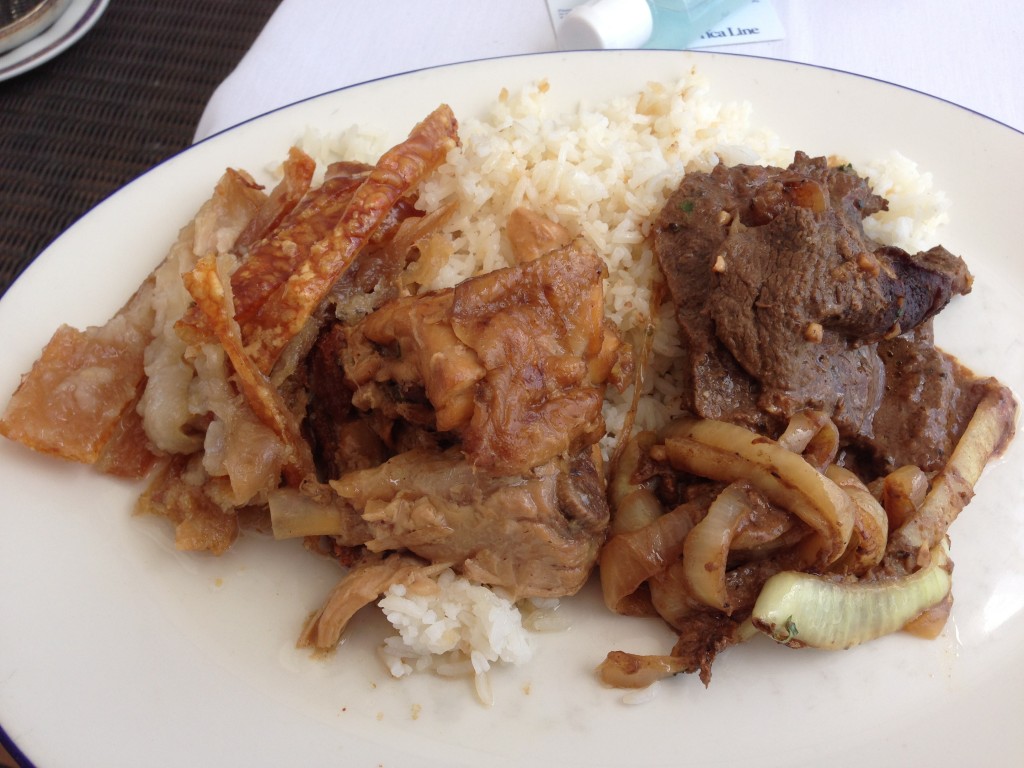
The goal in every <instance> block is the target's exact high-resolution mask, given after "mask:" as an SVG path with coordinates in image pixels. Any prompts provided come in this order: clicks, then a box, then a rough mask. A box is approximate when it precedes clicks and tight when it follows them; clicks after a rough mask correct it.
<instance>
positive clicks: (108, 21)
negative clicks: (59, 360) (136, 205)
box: [0, 0, 280, 295]
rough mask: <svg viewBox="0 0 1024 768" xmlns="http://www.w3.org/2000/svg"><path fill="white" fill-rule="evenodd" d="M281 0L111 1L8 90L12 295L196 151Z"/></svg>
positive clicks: (5, 248)
mask: <svg viewBox="0 0 1024 768" xmlns="http://www.w3.org/2000/svg"><path fill="white" fill-rule="evenodd" d="M279 2H280V0H161V2H152V0H111V2H110V5H109V6H108V8H107V10H106V12H105V13H104V15H103V16H102V17H101V18H100V19H99V21H98V22H97V23H96V26H95V27H93V29H92V30H91V31H90V32H89V33H88V34H87V35H86V36H85V37H83V38H82V39H81V40H80V41H79V42H78V43H76V44H75V45H74V46H72V47H71V48H69V49H68V50H67V51H65V52H64V53H63V54H61V55H60V56H58V57H56V58H55V59H53V60H51V61H49V62H47V63H46V64H43V65H42V66H40V67H39V68H37V69H34V70H31V71H29V72H27V73H25V74H22V75H20V76H18V77H15V78H13V79H11V80H8V81H6V82H2V83H0V295H2V294H3V293H4V292H5V291H6V290H7V288H8V286H9V285H10V284H11V282H13V280H14V279H15V278H16V277H17V276H18V275H19V274H20V273H21V271H22V270H23V269H24V268H25V267H26V266H27V265H28V264H29V263H30V262H31V261H32V259H33V258H35V257H36V256H37V255H38V254H39V252H40V251H42V250H43V249H44V248H45V247H46V246H47V245H48V244H49V243H50V242H51V241H52V240H53V239H54V238H55V237H56V236H57V235H59V234H60V233H61V232H62V231H63V230H64V229H66V228H67V227H68V226H70V225H71V224H73V223H74V222H75V221H76V220H77V219H78V218H79V217H80V216H82V215H83V214H84V213H86V212H87V211H88V210H89V209H90V208H92V207H93V206H94V205H95V204H96V203H98V202H99V201H101V200H102V199H103V198H105V197H106V196H108V195H109V194H110V193H111V192H113V191H115V190H116V189H118V188H119V187H121V186H122V185H124V184H125V183H126V182H128V181H131V180H132V179H133V178H135V177H136V176H138V175H139V174H140V173H142V172H143V171H146V170H147V169H149V168H151V167H152V166H154V165H156V164H158V163H159V162H160V161H162V160H164V159H165V158H167V157H169V156H170V155H173V154H175V153H176V152H178V151H180V150H182V149H184V148H185V147H187V146H188V145H189V143H190V142H191V139H192V135H193V133H194V131H195V126H196V122H197V121H198V119H199V116H200V115H201V113H202V110H203V107H204V106H205V105H206V102H207V100H208V99H209V97H210V95H211V94H212V93H213V90H214V89H215V88H216V86H217V85H218V84H219V83H220V82H221V81H222V80H223V79H224V78H225V77H226V76H227V75H228V74H229V73H230V72H231V70H232V69H234V67H235V65H236V64H237V63H238V61H239V60H240V59H241V57H242V55H243V54H244V53H245V52H246V50H248V48H249V46H250V45H251V44H252V41H253V40H254V39H255V38H256V36H257V35H258V34H259V32H260V30H261V29H262V28H263V25H264V24H265V23H266V21H267V19H268V18H269V17H270V15H271V13H273V11H274V9H275V8H276V7H277V5H278V4H279Z"/></svg>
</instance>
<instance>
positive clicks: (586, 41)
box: [558, 0, 750, 50]
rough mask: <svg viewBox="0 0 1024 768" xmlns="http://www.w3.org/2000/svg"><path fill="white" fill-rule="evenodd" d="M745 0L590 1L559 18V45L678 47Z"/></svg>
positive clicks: (578, 47)
mask: <svg viewBox="0 0 1024 768" xmlns="http://www.w3.org/2000/svg"><path fill="white" fill-rule="evenodd" d="M748 2H750V0H589V2H586V3H583V4H582V5H578V6H576V7H575V8H573V9H572V11H571V12H570V13H569V14H567V15H566V17H565V18H564V19H562V22H561V24H559V27H558V44H559V47H561V48H562V49H563V50H580V49H595V48H671V49H682V48H686V47H687V46H688V45H690V44H691V43H693V42H694V41H696V40H698V39H699V38H700V36H701V35H703V34H704V33H705V32H706V31H707V30H708V29H710V28H711V27H713V26H714V25H715V24H717V23H718V22H720V21H721V20H722V19H724V18H725V17H726V16H728V15H729V14H730V13H732V12H733V11H735V10H736V9H737V8H739V7H741V6H743V5H746V4H747V3H748Z"/></svg>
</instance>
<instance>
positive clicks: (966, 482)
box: [886, 380, 1017, 569]
mask: <svg viewBox="0 0 1024 768" xmlns="http://www.w3.org/2000/svg"><path fill="white" fill-rule="evenodd" d="M1016 413H1017V402H1016V400H1014V397H1013V394H1012V393H1011V392H1010V390H1009V389H1007V388H1006V387H1004V386H1003V385H1001V384H999V383H998V382H997V381H995V380H992V381H990V382H989V384H988V388H987V392H986V393H985V395H984V396H983V397H982V399H981V402H979V403H978V407H977V409H976V410H975V412H974V415H973V416H972V417H971V420H970V422H969V423H968V425H967V429H966V430H964V434H963V436H962V437H961V438H960V441H959V442H958V443H957V445H956V448H954V449H953V454H952V455H951V456H950V457H949V462H948V463H947V464H946V466H945V467H943V468H942V470H940V471H939V474H938V475H936V476H935V478H934V479H933V481H932V485H931V489H930V490H929V491H928V495H927V496H926V497H925V500H924V502H923V503H922V504H921V506H920V508H919V509H918V510H917V512H916V514H914V515H913V517H911V518H910V519H909V520H908V521H907V522H905V523H904V524H903V525H901V526H900V527H899V528H898V529H897V530H896V531H895V532H894V533H893V534H892V536H890V537H889V545H888V549H887V553H886V554H887V556H890V557H893V558H896V559H901V560H902V559H906V558H910V559H912V560H913V559H916V558H917V557H918V554H919V553H922V552H925V551H927V550H930V549H933V548H935V547H936V546H937V545H938V544H939V542H940V541H942V539H943V537H944V536H945V535H946V531H947V530H948V529H949V526H950V525H951V524H952V522H953V521H954V520H955V519H956V517H957V515H959V514H960V510H962V509H963V508H964V507H965V506H966V505H967V502H969V501H970V500H971V498H972V497H973V496H974V485H975V483H977V482H978V479H979V478H980V477H981V473H982V471H983V470H984V469H985V465H986V464H988V462H989V460H990V459H991V458H992V457H993V456H996V455H997V454H999V453H1000V452H1001V451H1002V450H1003V448H1004V447H1005V446H1006V444H1007V443H1008V442H1009V441H1010V438H1011V437H1012V436H1013V431H1014V420H1015V417H1016ZM911 566H912V564H911ZM911 569H912V568H911Z"/></svg>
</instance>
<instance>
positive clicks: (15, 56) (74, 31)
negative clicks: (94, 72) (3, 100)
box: [0, 0, 110, 82]
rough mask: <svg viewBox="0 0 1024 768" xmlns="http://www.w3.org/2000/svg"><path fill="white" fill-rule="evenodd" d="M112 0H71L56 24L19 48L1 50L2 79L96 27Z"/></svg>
mask: <svg viewBox="0 0 1024 768" xmlns="http://www.w3.org/2000/svg"><path fill="white" fill-rule="evenodd" d="M109 2H110V0H71V3H70V4H69V5H68V7H67V10H65V11H64V12H63V13H61V15H60V16H59V17H58V18H57V20H56V21H55V22H53V25H52V26H50V27H49V28H48V29H46V30H44V31H43V32H41V33H40V34H38V35H36V36H35V37H33V38H31V39H30V40H26V41H25V42H24V43H22V44H21V45H19V46H18V47H17V48H12V49H11V50H9V51H6V52H5V53H3V54H0V82H2V81H4V80H8V79H10V78H12V77H15V76H16V75H20V74H21V73H22V72H28V71H29V70H30V69H35V68H36V67H38V66H39V65H40V64H44V63H45V62H47V61H49V60H50V59H52V58H53V57H54V56H57V55H59V54H61V53H63V52H64V51H66V50H67V49H68V48H70V47H71V46H72V45H74V44H75V43H76V42H78V40H79V39H80V38H81V37H82V35H84V34H85V33H86V32H88V31H89V30H90V29H92V28H93V25H94V24H96V22H97V21H99V20H100V16H102V15H103V12H104V11H105V10H106V9H107V5H108V4H109Z"/></svg>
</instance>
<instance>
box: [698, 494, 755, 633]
mask: <svg viewBox="0 0 1024 768" xmlns="http://www.w3.org/2000/svg"><path fill="white" fill-rule="evenodd" d="M749 514H750V502H749V500H748V498H747V486H746V484H745V483H743V482H735V483H731V484H729V485H727V486H726V487H725V489H724V490H723V491H722V492H721V493H720V494H718V496H716V497H715V500H714V501H712V502H711V506H710V507H708V513H707V514H706V515H705V516H704V517H703V519H701V521H700V522H698V523H697V524H696V525H695V526H694V527H693V530H692V531H690V533H689V534H688V535H687V537H686V541H685V542H684V543H683V571H684V573H685V575H686V583H687V586H688V588H689V591H690V593H691V594H692V595H693V596H694V597H695V598H697V599H698V600H700V601H701V602H702V603H704V604H705V605H709V606H711V607H712V608H717V609H718V610H720V611H722V612H723V613H725V614H727V615H729V614H731V613H732V606H731V605H730V603H729V594H728V590H727V589H726V586H725V568H726V563H727V562H728V559H729V546H730V544H731V542H732V539H733V536H734V535H735V534H736V530H737V529H738V528H739V526H740V524H741V523H742V522H743V519H744V518H745V517H746V516H747V515H749Z"/></svg>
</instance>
